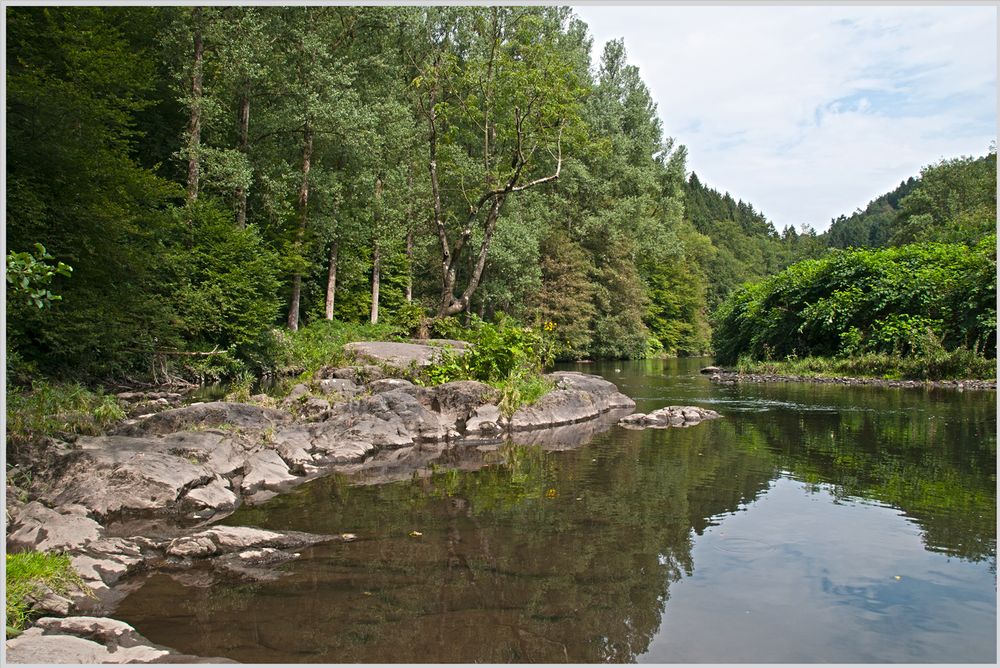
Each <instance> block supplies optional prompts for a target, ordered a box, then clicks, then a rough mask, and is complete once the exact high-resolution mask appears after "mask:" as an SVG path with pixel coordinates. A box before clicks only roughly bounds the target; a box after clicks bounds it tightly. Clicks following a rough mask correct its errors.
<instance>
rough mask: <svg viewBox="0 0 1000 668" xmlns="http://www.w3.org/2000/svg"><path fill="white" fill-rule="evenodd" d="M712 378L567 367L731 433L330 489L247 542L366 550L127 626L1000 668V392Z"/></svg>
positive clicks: (147, 595) (211, 594) (228, 636)
mask: <svg viewBox="0 0 1000 668" xmlns="http://www.w3.org/2000/svg"><path fill="white" fill-rule="evenodd" d="M706 363H707V360H697V359H681V360H643V361H635V362H607V363H599V364H588V365H579V366H575V367H566V368H573V369H577V370H580V371H586V372H588V373H596V374H600V375H602V376H604V377H605V378H607V379H609V380H611V381H612V382H614V383H616V384H617V385H618V386H619V388H620V389H621V390H622V391H623V392H624V393H625V394H628V395H629V396H631V397H633V398H634V399H635V400H636V402H637V404H638V405H637V408H636V410H638V411H642V412H648V411H651V410H653V409H655V408H659V407H662V406H664V405H670V404H692V405H697V406H703V407H706V408H712V409H714V410H716V411H718V412H720V413H721V414H722V415H723V418H722V419H719V420H713V421H709V422H705V423H702V424H700V425H697V426H694V427H691V428H686V429H667V430H646V431H629V430H625V429H622V428H619V427H612V428H611V429H610V430H608V431H606V432H605V433H603V434H600V435H598V436H597V437H595V438H594V439H593V440H591V441H590V442H588V443H585V444H582V445H580V446H579V447H575V448H570V449H560V450H553V449H552V448H548V449H543V448H541V447H539V446H516V445H512V444H508V445H505V446H502V447H500V448H499V449H497V450H495V451H492V452H486V453H485V454H484V455H483V465H482V467H481V468H476V469H475V470H455V469H448V468H444V467H443V468H441V469H439V470H435V471H434V472H433V473H431V474H430V475H427V476H422V477H421V476H415V477H414V478H413V479H408V480H404V481H401V482H394V483H388V484H380V485H370V484H357V481H355V480H352V479H351V478H349V477H346V476H342V475H336V476H331V477H328V478H323V479H319V480H315V481H313V482H310V483H307V484H305V485H303V486H301V487H299V488H297V489H296V490H294V491H292V492H290V493H288V494H285V495H282V496H280V497H278V498H275V499H273V500H271V501H269V502H268V503H266V504H264V505H262V506H258V507H254V508H244V509H241V510H240V511H238V512H237V513H236V514H235V515H233V516H231V517H229V518H227V520H226V523H227V524H245V525H252V526H259V527H262V528H272V529H282V530H289V529H291V530H297V531H308V532H314V533H336V534H339V533H342V532H350V533H354V534H356V535H357V540H355V541H354V542H347V543H331V544H326V545H320V546H317V547H314V548H310V549H308V550H304V551H302V556H301V558H300V559H298V560H295V561H292V562H290V563H288V564H285V565H284V566H282V567H281V568H282V570H281V577H279V578H277V579H274V580H270V581H262V582H261V581H258V582H246V581H238V580H234V581H231V582H214V583H213V584H211V586H198V585H199V584H201V585H204V584H205V583H204V582H203V583H199V581H198V578H197V577H196V575H195V576H192V574H191V573H188V574H185V576H184V577H178V576H176V575H174V576H171V575H169V574H162V573H159V574H154V575H151V576H148V577H146V578H145V580H144V582H143V583H142V585H141V586H139V587H138V588H137V589H136V590H135V591H134V593H132V594H131V595H129V597H127V598H126V599H125V600H124V601H123V602H122V604H121V606H120V607H119V609H118V610H117V611H115V613H114V616H115V617H117V618H119V619H122V620H124V621H126V622H128V623H130V624H132V625H134V626H135V627H136V629H137V630H138V631H139V632H140V633H142V634H144V635H145V636H147V637H148V638H150V639H151V640H153V641H154V642H158V643H161V644H164V645H167V646H170V647H173V648H176V649H178V650H180V651H183V652H188V653H191V654H200V655H208V656H224V657H229V658H232V659H236V660H239V661H242V662H253V663H273V662H282V663H287V662H311V663H338V662H345V663H346V662H372V663H374V662H380V663H385V662H406V663H413V662H443V663H447V662H575V663H579V662H634V661H637V662H722V663H727V662H765V663H766V662H838V663H853V662H944V663H948V662H977V663H995V662H996V656H997V655H996V642H997V636H996V628H997V625H996V592H997V590H996V417H997V414H996V393H995V392H992V391H991V392H965V393H961V392H957V391H954V390H945V389H941V390H923V389H918V390H913V389H894V388H877V387H843V386H836V385H812V384H805V383H796V384H767V385H735V386H719V385H713V384H711V383H710V382H709V381H708V380H707V379H706V378H705V377H703V376H701V375H700V374H699V373H698V369H699V367H700V366H702V365H704V364H706ZM206 582H207V581H206Z"/></svg>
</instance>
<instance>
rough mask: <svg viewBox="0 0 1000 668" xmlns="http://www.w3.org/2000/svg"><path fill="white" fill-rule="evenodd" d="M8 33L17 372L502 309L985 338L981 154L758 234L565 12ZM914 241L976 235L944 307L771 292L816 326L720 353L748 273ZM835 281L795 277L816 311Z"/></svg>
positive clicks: (556, 319)
mask: <svg viewBox="0 0 1000 668" xmlns="http://www.w3.org/2000/svg"><path fill="white" fill-rule="evenodd" d="M7 37H8V39H7V56H8V58H7V62H8V70H7V168H8V173H7V193H6V194H7V218H6V226H7V227H6V229H7V243H8V249H9V251H10V252H9V254H8V258H7V265H8V274H7V288H8V312H7V316H8V318H7V323H8V328H7V352H8V357H7V372H8V378H9V379H11V380H13V381H14V382H15V383H17V384H18V385H19V386H20V387H29V386H30V384H31V381H32V380H34V379H38V378H39V377H47V378H52V379H54V380H57V381H68V382H77V381H79V382H83V383H85V384H88V385H101V384H103V385H105V386H113V385H115V384H119V385H129V384H136V383H150V384H156V383H164V382H180V381H187V382H205V381H212V380H218V379H233V378H239V379H243V381H244V384H245V381H246V379H247V378H249V377H253V378H257V377H260V376H264V375H297V374H304V373H307V372H310V371H314V370H315V369H316V368H318V367H319V366H322V365H324V364H330V363H334V362H336V360H337V358H338V355H341V354H342V353H341V350H340V347H341V345H342V344H343V343H344V342H346V341H348V340H358V339H365V338H383V339H388V340H402V339H406V338H409V337H411V336H415V335H421V336H422V335H430V336H436V337H444V338H469V337H473V336H476V333H475V330H476V327H475V325H474V323H476V322H483V323H498V322H501V321H504V322H509V323H516V324H517V325H518V326H522V327H531V328H532V330H533V331H534V332H536V333H539V332H541V330H542V328H543V327H544V326H545V324H546V323H551V324H552V326H553V327H552V328H551V330H550V332H549V335H548V336H547V340H549V341H551V347H550V348H548V349H547V350H546V352H545V356H546V358H552V359H564V360H565V359H583V358H629V357H632V358H635V357H643V356H649V355H660V354H671V355H672V354H701V353H707V352H710V351H711V349H712V348H713V347H714V348H716V349H717V352H718V354H719V355H720V359H723V360H729V361H732V362H735V361H736V360H737V359H739V358H740V357H741V356H744V355H750V356H751V357H752V358H754V359H757V358H761V359H765V358H767V357H768V356H770V357H772V358H774V357H775V355H778V356H787V355H793V354H794V355H799V356H802V355H806V354H811V355H832V354H841V353H843V354H849V355H857V354H861V353H871V352H893V351H894V350H895V348H896V347H899V350H898V351H895V352H897V353H899V354H904V353H906V354H909V353H908V352H907V350H906V346H910V348H913V345H918V346H924V347H929V348H928V349H929V350H930V349H931V348H933V345H934V344H933V341H932V340H931V339H929V338H926V337H925V338H926V340H922V342H919V343H916V344H915V343H913V341H915V339H913V337H914V336H917V335H918V334H919V335H920V336H924V334H921V333H922V332H928V331H929V332H931V334H933V336H934V337H936V339H939V340H940V341H939V343H940V345H941V346H943V347H944V348H945V350H948V351H954V350H957V349H958V347H961V346H965V347H966V348H968V349H969V350H972V351H973V352H975V353H976V354H978V355H980V356H984V357H986V358H992V357H994V356H995V354H994V352H993V347H992V343H991V342H992V341H994V340H995V335H990V334H989V333H988V332H987V331H986V330H987V329H988V327H987V324H986V323H987V321H990V320H991V319H992V318H993V317H994V315H993V312H992V311H991V310H990V307H989V304H991V303H992V302H991V301H990V297H989V295H990V294H991V293H990V289H993V290H994V291H995V279H990V276H991V274H990V266H989V263H990V262H994V263H995V258H993V257H989V258H987V257H986V256H985V255H983V253H984V252H985V251H982V249H981V248H980V246H978V245H976V244H977V242H978V240H979V238H980V237H982V235H983V234H984V230H985V229H986V228H988V227H991V226H992V225H993V224H994V223H995V178H993V177H991V176H990V175H991V174H992V175H993V176H994V177H995V173H996V163H995V153H991V154H990V155H989V156H987V157H986V158H980V159H976V160H974V159H957V160H951V161H944V162H942V163H940V164H938V165H932V166H930V167H928V168H927V169H925V170H924V172H923V173H922V174H921V175H920V177H919V178H916V179H911V180H910V181H908V182H906V183H904V184H903V185H902V186H901V189H900V190H899V191H897V192H896V193H891V194H890V195H889V196H885V197H883V198H879V199H878V200H876V201H875V202H873V203H872V205H870V206H869V209H870V210H866V211H865V212H860V213H858V214H856V215H854V216H852V217H851V218H850V219H846V218H844V219H843V220H841V219H838V220H837V221H835V222H834V226H833V228H832V229H831V232H830V233H829V234H826V235H818V234H816V233H815V232H813V231H811V230H808V229H807V230H806V231H804V232H796V231H795V230H794V229H793V228H791V227H789V228H786V229H785V230H784V231H782V232H780V233H779V232H778V231H777V230H776V229H775V228H774V226H773V225H772V224H771V223H770V222H769V221H768V219H767V217H766V216H765V215H764V214H763V213H762V212H760V211H758V210H756V209H755V208H754V207H753V205H751V204H750V203H747V202H743V201H740V200H737V199H735V198H733V197H732V196H730V195H729V194H728V193H724V192H720V191H718V190H716V189H714V188H713V187H711V186H709V185H708V184H705V183H703V182H702V181H701V180H700V179H699V178H698V176H697V175H695V174H689V173H688V171H687V152H686V149H685V147H684V146H682V145H681V144H680V143H679V142H678V141H677V140H676V139H674V138H672V137H669V136H667V135H666V134H665V132H664V128H663V125H662V122H661V120H660V117H659V113H658V110H657V107H656V104H655V103H654V102H653V99H652V96H651V94H650V91H649V89H648V88H647V86H646V85H645V83H644V82H643V80H642V77H641V76H640V72H639V70H638V69H637V68H636V67H634V66H632V65H628V64H627V57H626V56H627V54H626V51H625V45H624V43H623V42H622V41H621V40H612V41H611V42H609V43H608V44H607V45H606V47H605V49H604V51H603V53H602V54H601V56H600V57H599V59H597V61H596V62H593V61H592V60H591V55H590V46H591V41H592V40H591V37H590V35H589V32H588V28H587V26H586V25H585V24H584V23H583V22H581V21H580V20H579V19H578V18H577V17H576V16H575V15H574V14H573V12H572V11H571V10H570V9H568V8H558V7H423V8H417V7H156V8H146V7H102V8H99V7H62V8H60V7H44V8H43V7H15V8H11V9H10V11H9V12H8V14H7ZM991 192H992V193H993V200H990V193H991ZM991 201H992V205H991ZM991 206H992V209H991V208H990V207H991ZM990 211H992V216H993V217H992V218H990ZM911 242H919V243H938V242H940V243H945V244H951V245H952V246H953V247H954V248H958V247H959V246H961V245H964V246H966V247H968V248H975V249H978V250H975V251H974V252H973V255H974V256H975V257H976V258H979V260H977V262H978V264H976V265H975V267H972V266H971V265H970V267H968V271H971V272H978V273H977V274H976V276H979V277H980V278H981V279H982V281H981V282H980V283H978V284H977V283H976V281H975V280H973V277H971V275H970V276H965V275H962V276H958V277H957V278H955V280H956V281H958V282H959V284H960V285H959V284H955V285H952V284H951V283H948V285H947V290H946V291H947V292H948V294H949V295H951V297H949V299H952V302H949V304H950V305H949V306H948V307H947V308H944V307H941V308H944V310H941V308H939V309H938V310H934V308H937V307H932V305H930V304H922V305H918V304H915V303H914V304H910V305H907V306H906V308H905V309H903V310H900V311H898V312H897V311H894V310H892V309H889V310H885V309H883V310H882V311H879V315H878V317H879V318H881V319H882V320H881V324H880V325H879V327H880V329H878V330H877V331H875V330H870V328H869V329H866V328H865V326H864V324H863V323H861V324H859V323H856V322H853V321H852V322H851V323H849V324H846V325H845V326H844V327H845V328H844V329H843V331H841V329H838V328H839V327H840V324H839V322H840V321H839V320H837V321H836V322H831V323H828V324H822V314H820V313H819V311H820V310H822V308H826V307H821V306H817V305H816V304H814V303H813V302H812V301H809V300H810V299H812V298H813V297H812V296H810V295H803V296H802V297H803V299H806V301H801V302H797V301H795V299H792V298H787V299H786V298H785V297H782V299H783V300H784V301H782V304H783V305H784V307H785V308H806V306H808V307H809V308H810V309H811V310H810V311H809V315H808V316H806V319H807V320H809V323H811V324H810V327H814V329H815V330H816V331H812V332H806V333H804V334H803V336H806V337H807V338H808V339H809V340H810V341H813V340H818V338H817V337H819V336H821V334H822V332H824V331H827V330H829V333H831V335H832V336H833V337H834V338H833V339H831V340H830V341H829V342H828V344H827V345H825V347H824V345H820V344H813V343H810V344H809V346H808V350H807V349H806V348H803V346H802V344H801V343H797V344H794V345H790V346H785V342H776V341H772V340H771V339H770V338H769V337H771V336H772V335H773V334H774V332H771V330H770V329H768V330H767V332H764V330H761V331H760V332H757V331H754V332H748V334H749V335H750V336H751V337H752V338H753V337H755V338H753V345H750V347H748V348H744V347H743V345H744V343H747V342H744V341H742V339H739V336H736V335H737V334H739V335H740V336H742V334H740V333H738V332H732V331H731V330H732V327H731V326H730V325H729V324H727V322H728V318H729V314H733V313H735V312H737V311H739V309H740V308H742V307H739V308H737V306H736V304H738V303H743V302H746V300H748V299H750V300H751V301H752V300H753V299H756V298H757V297H756V296H760V295H762V294H763V292H762V291H765V290H766V289H769V288H760V287H757V288H743V289H742V290H741V288H740V286H741V285H743V284H744V283H746V282H748V281H764V283H765V284H766V285H777V283H780V282H781V281H786V282H787V281H789V280H791V279H789V278H788V277H787V276H786V278H781V279H779V278H768V277H769V276H775V275H776V274H777V275H778V276H781V274H778V272H781V271H782V270H784V269H785V268H786V267H789V265H792V264H793V263H796V262H799V261H802V260H810V259H812V261H814V262H827V261H829V262H834V260H825V259H820V260H816V259H815V258H821V257H823V255H824V253H826V252H827V249H828V247H829V246H833V247H836V248H840V247H847V246H870V247H878V246H879V245H881V244H884V243H892V244H894V245H897V246H898V245H901V244H904V243H911ZM955 244H958V246H955ZM984 244H985V245H988V243H985V242H984ZM985 245H984V247H985ZM952 246H949V247H952ZM927 248H929V247H927ZM926 252H927V253H930V254H931V255H934V254H935V253H938V252H942V253H948V252H951V253H952V254H955V253H957V251H955V250H953V251H945V250H941V251H934V250H926ZM831 257H833V256H831ZM836 257H842V258H848V257H852V256H850V255H849V254H847V255H843V256H836ZM846 261H847V260H843V259H840V260H836V262H846ZM956 262H958V261H957V260H956ZM959 264H961V263H960V262H959ZM813 266H814V265H796V267H799V268H795V269H791V270H789V271H792V275H798V273H801V272H804V271H806V269H804V268H803V267H813ZM838 266H839V265H838ZM809 271H811V269H810V270H809ZM852 271H853V270H852ZM943 271H945V273H947V271H946V270H943ZM956 271H959V272H960V273H961V271H962V270H958V269H956ZM855 279H857V280H859V281H861V280H867V279H863V278H862V276H861V274H858V275H857V276H855V278H849V277H840V278H834V279H832V280H834V281H835V284H836V287H835V288H832V289H831V290H832V291H840V292H842V293H843V295H841V296H840V297H836V298H834V297H833V292H832V291H828V292H829V294H823V295H819V294H817V296H816V298H822V299H824V300H826V301H825V302H824V303H828V306H829V308H834V309H835V310H836V309H838V308H840V306H839V304H840V302H839V301H837V302H836V304H837V305H833V304H834V302H831V301H830V300H831V299H833V300H834V301H836V300H846V302H850V295H851V294H854V293H853V292H852V290H853V289H855V288H857V289H863V288H861V286H860V284H851V280H855ZM942 280H946V281H950V280H951V278H947V277H943V278H942ZM776 281H777V283H776ZM983 281H985V282H983ZM991 281H992V282H991ZM793 282H794V281H793ZM831 285H832V284H831ZM852 285H853V287H852ZM933 285H934V286H936V285H937V284H933ZM962 286H964V287H962ZM991 286H992V287H991ZM932 287H933V286H932ZM965 288H968V289H969V290H972V291H973V292H969V293H968V294H964V295H963V293H962V292H961V291H962V290H963V289H965ZM935 289H936V288H935ZM747 290H749V291H750V292H747ZM749 294H752V295H755V296H754V297H753V299H751V298H750V297H748V296H747V295H749ZM963 298H964V299H965V302H963V303H964V304H965V305H964V306H963V305H962V304H960V303H959V302H961V301H962V299H963ZM727 299H731V300H735V301H729V302H727V301H726V300H727ZM741 300H742V301H741ZM956 300H957V301H956ZM747 303H749V302H747ZM861 303H865V304H867V303H868V302H865V301H864V300H862V302H859V303H858V304H853V305H852V304H848V306H850V307H851V308H862V307H861V306H860V304H861ZM925 307H926V308H928V309H931V310H921V309H924V308H925ZM717 309H718V310H719V313H718V314H717V315H716V316H715V317H714V320H713V318H711V317H710V316H711V314H712V312H713V311H715V310H717ZM948 309H951V310H948ZM977 309H979V310H977ZM740 312H742V311H740ZM837 313H838V314H839V313H840V311H837ZM953 313H955V314H958V313H961V314H962V315H961V317H963V318H966V320H963V321H962V322H961V323H954V322H952V321H951V319H950V318H951V315H952V314H953ZM474 316H475V317H476V318H478V320H475V319H474ZM904 316H905V317H904ZM741 317H742V316H741ZM837 317H838V318H840V315H838V316H837ZM845 317H846V316H845ZM886 318H889V320H886ZM891 318H896V319H895V320H892V319H891ZM901 318H902V319H901ZM939 321H940V323H941V324H938V322H939ZM713 322H714V324H715V328H716V331H715V334H714V338H713V331H712V325H713ZM331 323H332V324H331ZM977 323H978V324H977ZM748 324H752V325H753V327H757V326H758V325H760V326H762V327H765V329H766V328H771V327H772V325H773V323H766V324H761V323H758V322H756V321H754V322H753V323H749V321H748ZM792 324H793V323H792V322H791V321H788V322H784V323H783V324H780V323H779V324H777V325H774V326H775V327H778V328H779V329H780V328H782V327H784V328H786V329H787V328H788V327H790V326H792ZM800 324H801V323H800ZM869 324H871V323H869ZM852 327H853V328H854V329H852ZM954 327H958V329H957V330H955V331H951V329H949V328H954ZM893 328H895V329H893ZM466 329H469V332H470V333H469V334H463V333H462V331H463V330H466ZM899 329H902V330H905V331H906V332H907V333H906V334H892V333H891V331H890V330H892V331H895V330H899ZM730 333H731V334H732V336H731V335H730ZM841 334H843V335H844V336H845V337H847V338H844V339H841V337H840V335H841ZM733 336H736V338H733ZM776 336H779V338H780V337H785V339H789V340H791V339H795V337H797V336H799V335H798V334H797V333H789V332H785V333H783V334H780V335H776ZM907 336H909V337H910V339H906V337H907ZM991 336H992V337H993V338H991ZM851 337H853V338H851ZM977 337H978V338H977ZM904 339H906V340H905V341H904ZM911 339H913V341H911ZM796 341H797V339H796ZM880 342H881V343H880ZM883 343H884V345H883ZM765 346H766V347H765ZM782 346H783V347H782ZM843 346H846V347H843ZM850 346H853V348H852V347H850ZM900 346H901V347H900ZM779 347H780V348H781V349H780V350H779ZM785 348H787V350H786V349H785ZM765 351H770V352H767V353H765ZM909 352H912V350H910V351H909ZM470 364H471V362H470ZM442 373H444V372H442ZM463 373H466V375H468V376H469V377H477V375H476V374H477V373H478V372H472V371H471V370H468V369H467V370H464V371H463Z"/></svg>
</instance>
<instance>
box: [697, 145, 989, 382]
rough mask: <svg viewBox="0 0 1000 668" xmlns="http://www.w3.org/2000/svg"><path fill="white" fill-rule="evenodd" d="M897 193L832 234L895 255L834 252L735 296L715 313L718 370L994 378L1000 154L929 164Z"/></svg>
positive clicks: (859, 250) (855, 250)
mask: <svg viewBox="0 0 1000 668" xmlns="http://www.w3.org/2000/svg"><path fill="white" fill-rule="evenodd" d="M900 190H902V191H906V192H907V194H906V195H905V196H903V197H901V198H899V197H898V195H899V192H897V193H895V194H893V193H890V194H889V195H887V196H884V197H882V198H879V199H877V200H876V201H875V202H873V204H871V205H869V211H868V213H859V214H858V215H856V216H854V217H852V218H851V219H844V220H841V221H840V222H839V223H838V222H836V221H835V225H834V228H833V229H832V230H831V238H836V239H838V240H839V242H840V243H848V240H849V239H850V238H851V235H855V240H856V241H857V242H858V245H859V246H864V245H877V244H876V243H875V242H876V241H877V240H879V239H883V240H885V243H887V244H888V246H886V247H883V248H877V247H876V248H871V249H868V248H850V247H849V248H846V249H834V250H831V251H829V252H828V253H827V254H826V255H824V256H823V257H821V258H819V259H811V260H805V261H802V262H798V263H796V264H794V265H792V266H790V267H788V268H787V269H785V270H784V271H782V272H780V273H778V274H775V275H774V276H771V277H769V278H767V279H765V280H762V281H759V282H757V283H753V284H748V285H746V286H744V287H742V288H740V289H739V290H737V291H736V292H734V293H733V294H732V295H730V297H729V298H728V299H727V300H726V301H725V302H724V303H723V304H722V305H721V306H720V307H719V309H718V310H717V311H716V312H715V322H714V324H715V328H714V331H713V348H714V350H715V354H716V359H717V360H718V362H719V363H721V364H729V365H732V364H737V363H738V364H739V365H740V367H741V368H743V369H744V370H746V371H754V372H761V371H768V372H771V373H792V374H796V373H803V372H804V373H806V374H819V375H858V376H886V377H896V378H915V379H941V378H984V379H985V378H994V377H995V376H996V343H997V342H996V298H997V297H996V245H997V238H996V228H995V226H996V153H995V152H993V153H990V154H989V155H988V156H986V157H985V158H980V159H978V160H972V159H963V160H952V161H944V162H941V163H939V164H937V165H933V166H931V167H929V168H927V169H925V170H924V172H923V173H922V175H921V178H920V179H919V180H915V181H911V182H906V183H904V184H903V185H902V186H900ZM896 199H898V209H896V208H893V207H892V205H891V202H892V201H894V200H896ZM803 358H805V359H803ZM775 363H777V364H775Z"/></svg>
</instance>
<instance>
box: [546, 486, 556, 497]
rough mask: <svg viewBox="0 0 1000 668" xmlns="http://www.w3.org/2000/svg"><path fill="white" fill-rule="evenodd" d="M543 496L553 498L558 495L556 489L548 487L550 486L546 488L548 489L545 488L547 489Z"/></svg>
mask: <svg viewBox="0 0 1000 668" xmlns="http://www.w3.org/2000/svg"><path fill="white" fill-rule="evenodd" d="M545 496H546V497H547V498H550V499H554V498H556V497H557V496H559V492H557V491H556V490H555V489H552V488H551V487H550V488H549V489H548V490H547V491H546V492H545Z"/></svg>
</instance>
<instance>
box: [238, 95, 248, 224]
mask: <svg viewBox="0 0 1000 668" xmlns="http://www.w3.org/2000/svg"><path fill="white" fill-rule="evenodd" d="M239 115H240V118H239V120H240V144H239V147H240V153H242V154H243V156H244V157H246V156H247V154H248V153H249V149H250V91H249V90H247V89H246V88H244V89H243V92H242V93H241V94H240V111H239ZM236 225H237V226H238V227H241V228H242V227H246V226H247V189H246V187H245V186H239V187H238V188H236Z"/></svg>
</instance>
